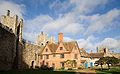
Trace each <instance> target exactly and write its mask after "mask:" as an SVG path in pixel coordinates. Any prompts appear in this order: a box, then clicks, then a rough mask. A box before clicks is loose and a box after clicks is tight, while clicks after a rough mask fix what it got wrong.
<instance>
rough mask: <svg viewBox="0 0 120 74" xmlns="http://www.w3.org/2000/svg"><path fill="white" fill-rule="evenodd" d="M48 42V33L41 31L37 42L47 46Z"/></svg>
mask: <svg viewBox="0 0 120 74" xmlns="http://www.w3.org/2000/svg"><path fill="white" fill-rule="evenodd" d="M47 42H48V37H47V35H46V34H44V33H43V32H41V34H40V35H38V37H37V40H36V44H37V45H39V46H45V44H46V43H47Z"/></svg>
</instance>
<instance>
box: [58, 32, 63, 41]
mask: <svg viewBox="0 0 120 74" xmlns="http://www.w3.org/2000/svg"><path fill="white" fill-rule="evenodd" d="M62 41H63V33H58V43H61V42H62Z"/></svg>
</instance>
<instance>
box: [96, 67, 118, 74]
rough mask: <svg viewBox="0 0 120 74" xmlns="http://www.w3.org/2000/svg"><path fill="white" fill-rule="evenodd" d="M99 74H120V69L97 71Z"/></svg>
mask: <svg viewBox="0 0 120 74" xmlns="http://www.w3.org/2000/svg"><path fill="white" fill-rule="evenodd" d="M96 73H97V74H120V68H111V69H110V70H109V69H102V70H101V69H96Z"/></svg>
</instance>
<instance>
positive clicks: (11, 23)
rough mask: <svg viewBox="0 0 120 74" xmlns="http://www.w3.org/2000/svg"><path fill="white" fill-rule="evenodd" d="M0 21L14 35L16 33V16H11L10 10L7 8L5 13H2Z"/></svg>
mask: <svg viewBox="0 0 120 74" xmlns="http://www.w3.org/2000/svg"><path fill="white" fill-rule="evenodd" d="M1 23H2V24H4V25H5V26H7V27H9V28H10V29H11V30H12V31H13V33H14V34H15V35H16V34H17V25H18V16H17V15H14V16H13V17H11V16H10V10H7V14H6V15H2V17H1Z"/></svg>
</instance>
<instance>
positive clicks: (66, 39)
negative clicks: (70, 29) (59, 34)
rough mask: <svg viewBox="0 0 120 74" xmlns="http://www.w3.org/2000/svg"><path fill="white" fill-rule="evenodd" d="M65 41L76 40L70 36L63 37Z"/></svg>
mask: <svg viewBox="0 0 120 74" xmlns="http://www.w3.org/2000/svg"><path fill="white" fill-rule="evenodd" d="M63 41H64V42H70V41H75V40H74V39H72V38H70V37H63Z"/></svg>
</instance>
